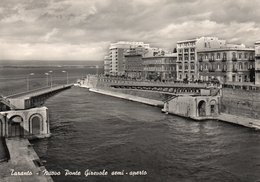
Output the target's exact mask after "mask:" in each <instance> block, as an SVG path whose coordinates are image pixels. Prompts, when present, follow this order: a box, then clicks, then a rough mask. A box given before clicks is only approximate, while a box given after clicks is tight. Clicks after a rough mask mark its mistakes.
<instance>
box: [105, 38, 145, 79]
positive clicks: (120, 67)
mask: <svg viewBox="0 0 260 182" xmlns="http://www.w3.org/2000/svg"><path fill="white" fill-rule="evenodd" d="M137 47H138V48H139V49H143V54H145V52H147V51H148V49H149V48H150V45H149V44H145V43H143V42H124V41H120V42H117V43H113V44H110V47H109V55H108V57H109V59H110V61H108V59H105V60H104V62H106V63H109V64H110V65H109V66H108V65H107V66H106V68H107V69H106V73H109V75H123V74H124V73H125V56H124V54H125V53H126V52H127V50H130V49H131V48H137ZM108 57H107V58H108Z"/></svg>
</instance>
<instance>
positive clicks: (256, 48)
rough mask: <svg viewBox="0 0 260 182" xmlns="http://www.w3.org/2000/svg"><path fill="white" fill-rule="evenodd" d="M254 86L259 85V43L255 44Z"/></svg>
mask: <svg viewBox="0 0 260 182" xmlns="http://www.w3.org/2000/svg"><path fill="white" fill-rule="evenodd" d="M255 84H256V85H260V41H257V42H256V43H255Z"/></svg>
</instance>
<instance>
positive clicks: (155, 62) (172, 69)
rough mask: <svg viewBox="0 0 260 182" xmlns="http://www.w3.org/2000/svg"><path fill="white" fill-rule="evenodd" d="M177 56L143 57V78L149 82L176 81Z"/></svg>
mask: <svg viewBox="0 0 260 182" xmlns="http://www.w3.org/2000/svg"><path fill="white" fill-rule="evenodd" d="M176 60H177V54H166V55H160V56H152V57H143V76H144V78H146V79H148V80H161V81H163V80H165V81H166V80H176V76H177V73H176Z"/></svg>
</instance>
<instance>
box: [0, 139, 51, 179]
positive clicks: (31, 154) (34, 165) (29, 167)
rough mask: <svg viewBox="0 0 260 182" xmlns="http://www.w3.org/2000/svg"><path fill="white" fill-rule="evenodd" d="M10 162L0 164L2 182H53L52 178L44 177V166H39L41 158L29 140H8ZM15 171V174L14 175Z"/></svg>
mask: <svg viewBox="0 0 260 182" xmlns="http://www.w3.org/2000/svg"><path fill="white" fill-rule="evenodd" d="M6 144H7V146H8V149H9V152H10V161H9V162H4V163H1V164H0V181H1V182H36V181H37V182H53V180H52V178H51V177H50V176H44V175H42V171H43V170H44V169H45V167H44V166H41V165H39V164H40V163H38V162H37V161H39V157H38V156H37V154H36V152H35V151H34V149H33V148H32V145H31V144H30V142H29V141H28V140H27V139H23V138H10V139H6ZM12 171H13V174H12ZM15 172H25V173H27V172H30V173H31V174H32V175H28V173H27V175H15Z"/></svg>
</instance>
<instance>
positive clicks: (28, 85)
mask: <svg viewBox="0 0 260 182" xmlns="http://www.w3.org/2000/svg"><path fill="white" fill-rule="evenodd" d="M33 75H34V73H30V74H28V75H27V91H29V90H30V76H33Z"/></svg>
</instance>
